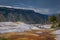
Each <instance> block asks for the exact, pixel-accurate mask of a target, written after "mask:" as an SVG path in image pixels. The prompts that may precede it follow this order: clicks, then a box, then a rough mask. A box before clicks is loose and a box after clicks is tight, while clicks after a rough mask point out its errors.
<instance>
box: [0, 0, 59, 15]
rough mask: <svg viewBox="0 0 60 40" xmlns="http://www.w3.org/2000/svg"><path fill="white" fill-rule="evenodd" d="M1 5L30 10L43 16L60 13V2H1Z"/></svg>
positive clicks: (1, 0)
mask: <svg viewBox="0 0 60 40" xmlns="http://www.w3.org/2000/svg"><path fill="white" fill-rule="evenodd" d="M0 5H5V6H14V7H21V8H26V9H27V8H28V9H32V10H34V11H36V12H39V13H42V14H53V13H60V0H0Z"/></svg>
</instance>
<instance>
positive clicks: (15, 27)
mask: <svg viewBox="0 0 60 40" xmlns="http://www.w3.org/2000/svg"><path fill="white" fill-rule="evenodd" d="M34 28H35V29H39V28H36V27H34V26H31V25H28V24H24V23H13V22H0V33H7V32H24V31H30V30H32V29H34Z"/></svg>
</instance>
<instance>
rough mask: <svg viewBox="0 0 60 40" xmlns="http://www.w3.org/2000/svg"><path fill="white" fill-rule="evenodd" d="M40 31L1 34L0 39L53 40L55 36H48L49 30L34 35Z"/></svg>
mask: <svg viewBox="0 0 60 40" xmlns="http://www.w3.org/2000/svg"><path fill="white" fill-rule="evenodd" d="M41 31H42V30H32V31H26V32H24V33H7V34H3V35H2V34H1V35H0V37H7V38H8V40H55V35H52V34H49V33H50V32H51V31H50V30H48V31H47V30H45V31H42V32H43V33H36V32H41Z"/></svg>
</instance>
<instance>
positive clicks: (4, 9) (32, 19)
mask: <svg viewBox="0 0 60 40" xmlns="http://www.w3.org/2000/svg"><path fill="white" fill-rule="evenodd" d="M47 19H48V15H45V14H41V13H37V12H35V11H34V10H27V9H16V8H13V7H10V6H0V22H3V21H4V22H6V21H7V22H9V21H12V22H16V21H22V22H25V23H29V24H32V23H33V24H36V23H46V22H47Z"/></svg>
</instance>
